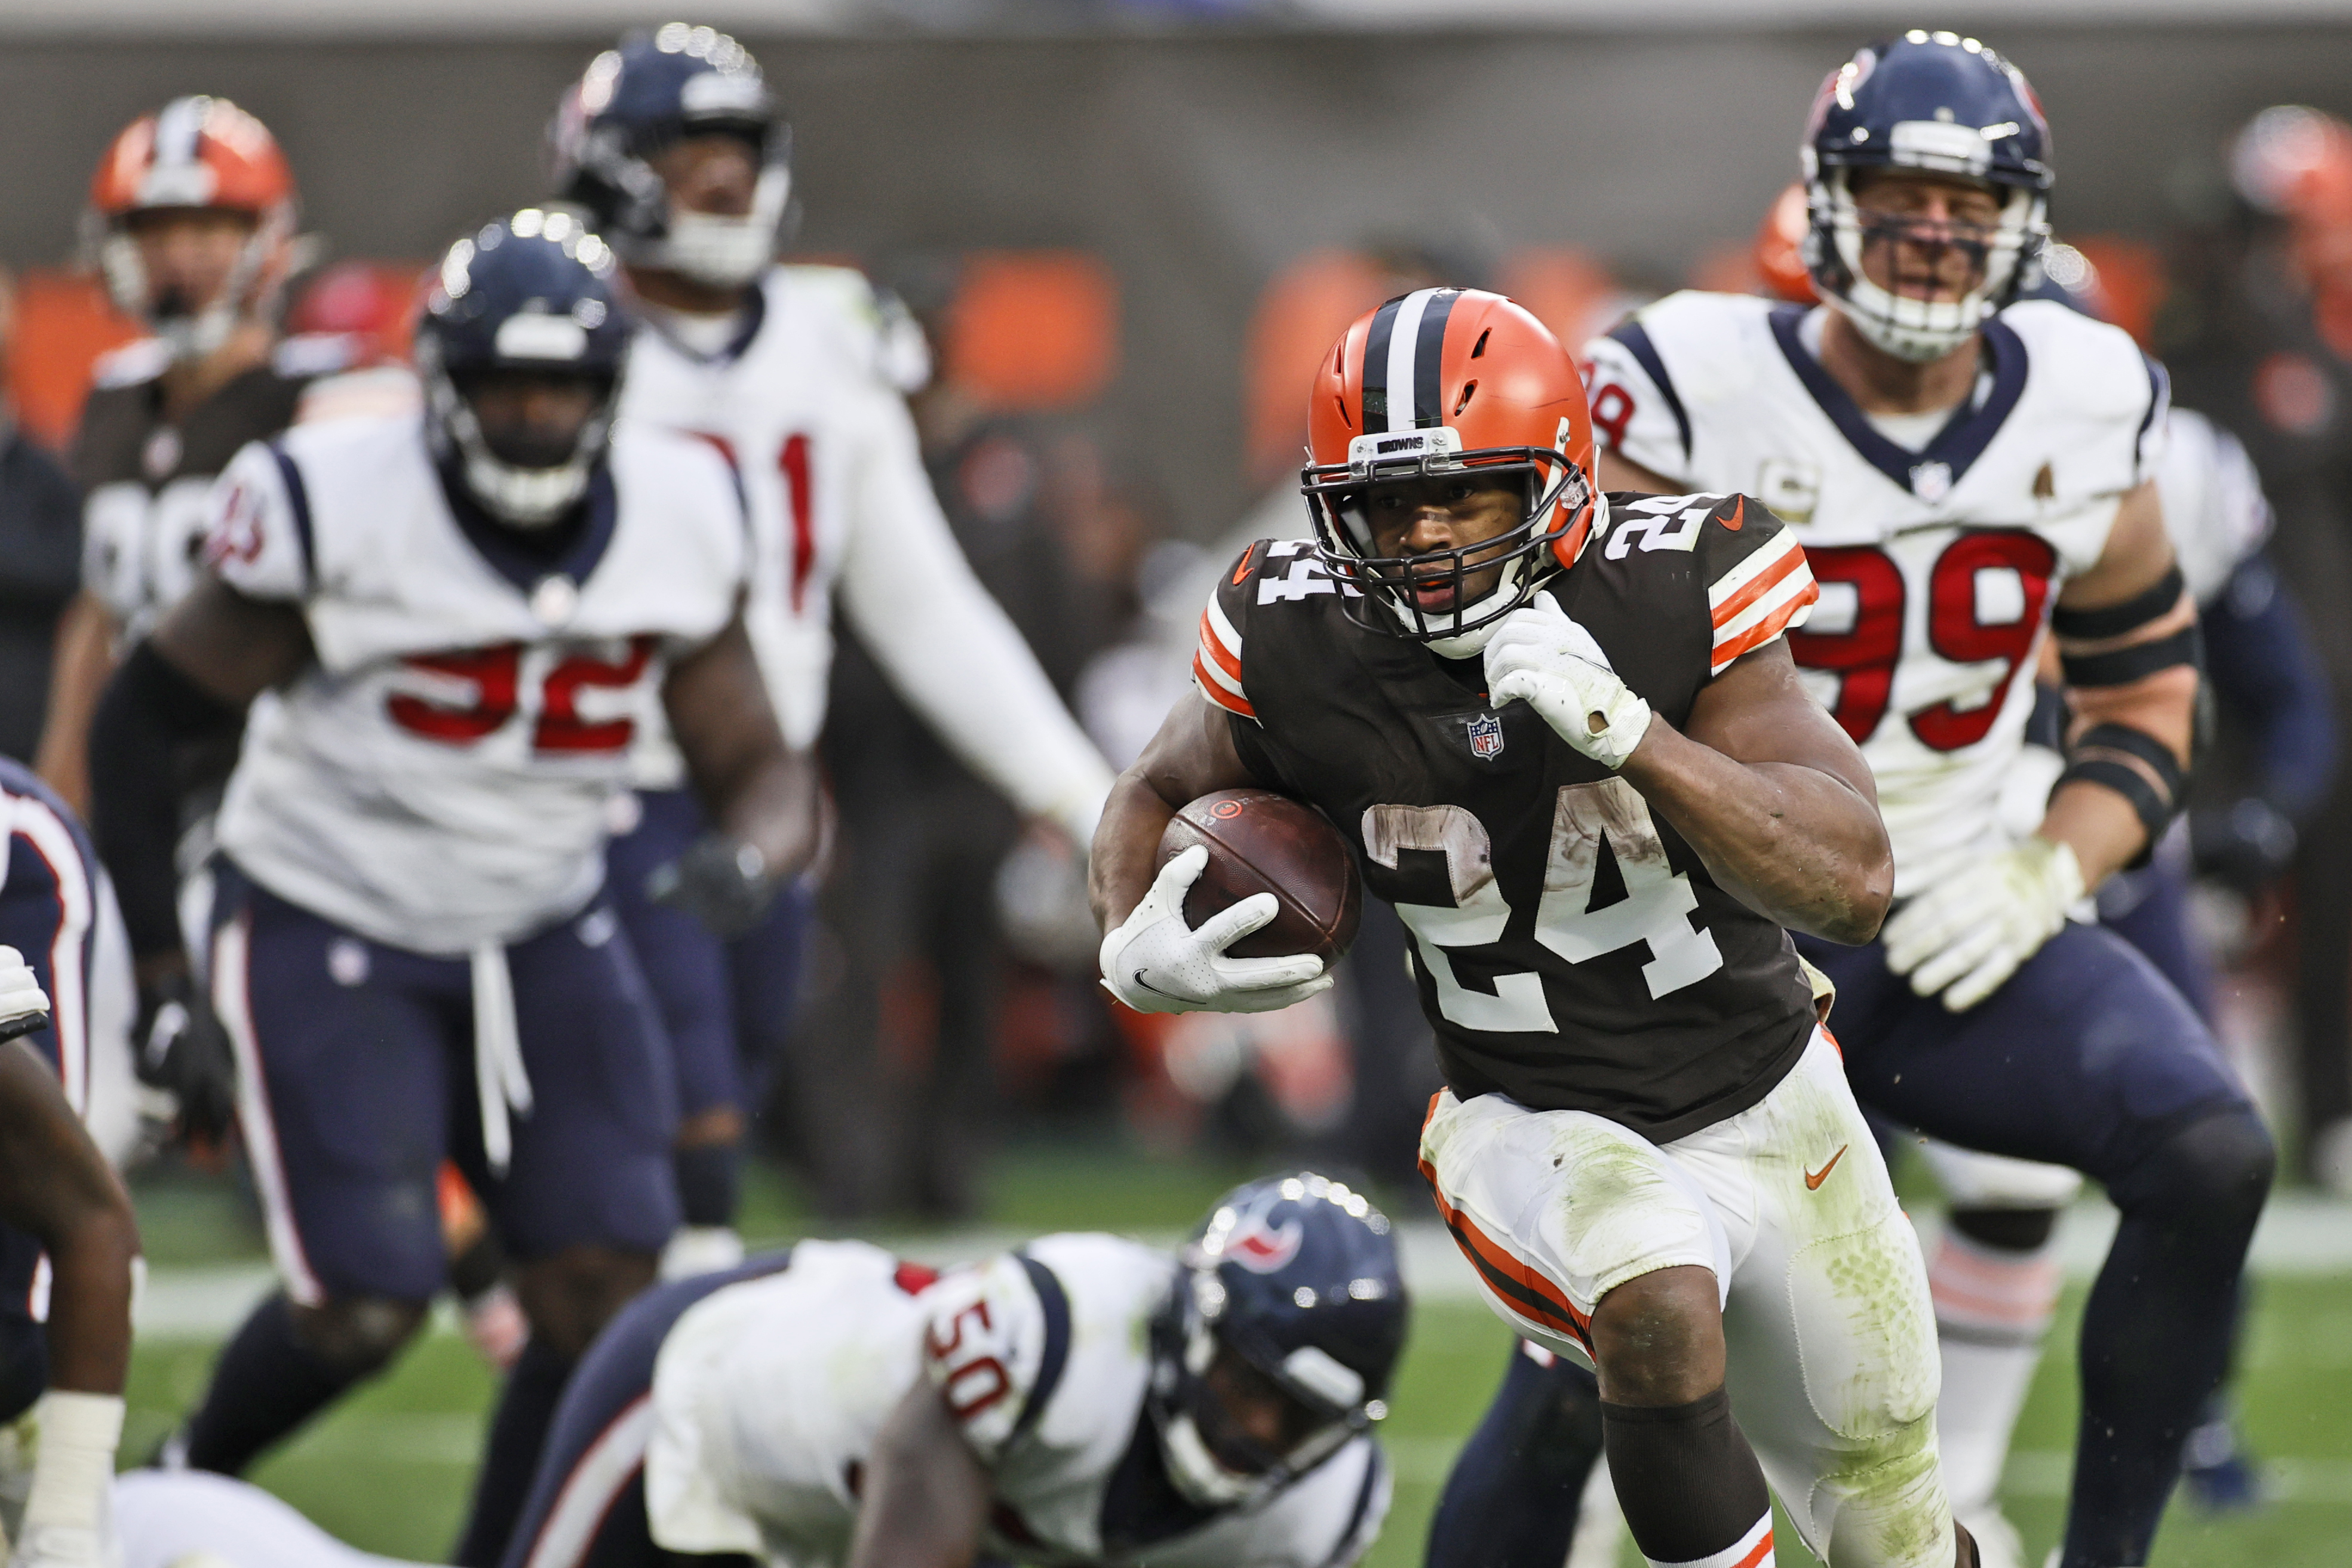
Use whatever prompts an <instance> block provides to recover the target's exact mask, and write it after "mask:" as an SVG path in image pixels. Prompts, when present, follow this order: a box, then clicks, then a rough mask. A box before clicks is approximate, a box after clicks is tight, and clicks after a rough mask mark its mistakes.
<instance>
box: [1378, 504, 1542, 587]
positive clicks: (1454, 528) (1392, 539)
mask: <svg viewBox="0 0 2352 1568" xmlns="http://www.w3.org/2000/svg"><path fill="white" fill-rule="evenodd" d="M1364 509H1365V511H1366V513H1367V514H1368V515H1369V517H1370V520H1371V535H1372V548H1373V550H1374V553H1376V554H1378V555H1380V556H1382V557H1389V558H1395V557H1402V556H1432V557H1434V558H1435V559H1432V560H1430V561H1428V562H1427V563H1426V564H1425V565H1419V566H1416V567H1414V568H1413V569H1412V572H1411V578H1412V585H1411V586H1410V587H1408V588H1403V589H1401V590H1400V591H1401V592H1402V593H1404V594H1406V595H1408V596H1409V597H1410V598H1411V599H1412V601H1413V603H1414V605H1415V607H1416V608H1418V609H1419V610H1420V611H1421V612H1423V614H1429V615H1444V614H1449V613H1451V612H1454V611H1455V610H1457V609H1460V608H1462V607H1463V606H1465V605H1469V604H1475V603H1477V602H1478V601H1480V600H1482V599H1484V598H1486V596H1487V595H1488V594H1490V593H1492V592H1494V591H1495V590H1496V587H1497V586H1498V585H1499V584H1500V583H1501V581H1502V578H1503V562H1504V558H1505V557H1507V556H1508V555H1509V554H1510V552H1511V549H1512V546H1513V541H1512V539H1511V538H1510V537H1509V536H1510V535H1511V534H1512V532H1513V531H1514V530H1516V529H1517V528H1518V527H1519V525H1520V524H1522V523H1524V522H1525V521H1526V520H1527V497H1526V489H1525V486H1524V485H1523V483H1522V482H1521V481H1520V480H1519V479H1518V478H1517V477H1516V476H1515V477H1510V478H1500V477H1497V478H1478V477H1475V476H1471V475H1466V474H1457V475H1436V476H1429V477H1426V478H1420V479H1402V480H1398V481H1396V482H1395V483H1392V484H1387V485H1376V486H1372V487H1371V488H1370V490H1369V491H1368V492H1367V493H1366V495H1365V497H1364ZM1489 542H1491V543H1492V544H1493V546H1494V548H1493V549H1487V550H1481V549H1477V548H1476V547H1477V546H1480V545H1485V544H1487V543H1489ZM1455 550H1460V551H1463V552H1464V553H1463V554H1462V555H1461V556H1460V557H1459V558H1456V557H1455V556H1454V555H1452V554H1451V553H1447V552H1452V551H1455Z"/></svg>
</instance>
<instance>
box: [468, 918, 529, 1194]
mask: <svg viewBox="0 0 2352 1568" xmlns="http://www.w3.org/2000/svg"><path fill="white" fill-rule="evenodd" d="M473 973H474V1093H475V1097H476V1098H478V1100H480V1101H481V1103H482V1153H483V1155H485V1156H486V1157H487V1158H488V1161H489V1164H490V1174H491V1175H492V1176H504V1175H506V1174H507V1163H508V1161H509V1160H510V1159H511V1158H512V1157H513V1155H514V1129H513V1128H512V1127H511V1126H510V1125H509V1124H508V1121H507V1112H508V1110H509V1107H511V1108H512V1109H513V1111H514V1113H515V1114H517V1115H519V1116H528V1115H530V1073H528V1072H526V1071H523V1065H522V1030H521V1029H520V1027H519V1026H518V1025H517V1024H516V1022H515V1002H514V977H513V976H512V975H510V974H509V973H508V972H507V949H506V944H504V943H502V942H484V943H482V944H481V945H480V946H477V947H476V948H475V949H474V954H473Z"/></svg>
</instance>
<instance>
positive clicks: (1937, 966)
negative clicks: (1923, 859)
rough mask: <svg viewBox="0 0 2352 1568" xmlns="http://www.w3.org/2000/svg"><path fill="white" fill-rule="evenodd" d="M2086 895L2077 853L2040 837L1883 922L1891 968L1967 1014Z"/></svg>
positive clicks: (1979, 866) (1939, 885) (1921, 990)
mask: <svg viewBox="0 0 2352 1568" xmlns="http://www.w3.org/2000/svg"><path fill="white" fill-rule="evenodd" d="M2082 896H2083V866H2082V862H2080V861H2077V860H2076V859H2075V858H2074V849H2073V848H2072V847H2071V846H2069V845H2066V844H2062V843H2059V842H2057V841H2055V840H2052V839H2045V838H2043V837H2042V835H2040V834H2039V833H2036V834H2034V835H2032V837H2030V838H2028V839H2026V840H2025V841H2023V842H2022V843H2020V844H2017V845H2015V846H2014V847H2012V848H2010V849H2006V850H2003V851H2001V852H2000V853H1999V854H1997V855H1992V856H1990V857H1988V858H1987V859H1984V860H1981V861H1979V862H1977V863H1976V864H1974V865H1971V866H1969V868H1968V869H1967V870H1965V871H1961V872H1958V873H1954V874H1953V875H1951V876H1949V877H1947V878H1946V879H1945V880H1944V881H1943V882H1941V883H1937V885H1936V886H1934V887H1931V888H1929V889H1928V890H1927V892H1925V893H1923V894H1920V895H1919V896H1918V897H1916V898H1915V899H1913V900H1912V901H1911V902H1910V903H1908V904H1905V905H1904V906H1903V907H1902V908H1901V909H1898V910H1896V911H1895V915H1894V917H1893V918H1892V919H1890V920H1888V921H1887V923H1886V930H1885V942H1886V964H1887V967H1889V968H1891V969H1893V970H1894V971H1895V973H1896V974H1898V975H1908V976H1909V977H1911V988H1912V989H1913V990H1915V991H1916V992H1918V993H1919V994H1920V995H1921V996H1923V997H1932V996H1934V995H1936V994H1937V992H1939V991H1940V992H1942V993H1943V998H1944V1006H1946V1007H1947V1008H1949V1009H1951V1010H1952V1011H1954V1012H1956V1013H1964V1012H1966V1011H1968V1010H1969V1009H1970V1008H1972V1007H1974V1006H1976V1005H1977V1004H1978V1003H1979V1002H1980V1001H1982V1000H1984V999H1985V998H1987V997H1989V996H1990V995H1992V993H1993V992H1994V991H1996V990H1998V989H2000V984H2001V982H2002V981H2004V980H2006V979H2008V978H2009V977H2010V976H2011V975H2013V974H2015V973H2017V967H2018V966H2019V965H2020V964H2022V963H2024V962H2025V961H2026V960H2027V959H2028V958H2031V957H2032V956H2033V955H2034V954H2035V953H2037V952H2039V951H2040V950H2041V947H2042V944H2043V943H2044V942H2047V941H2049V940H2050V938H2052V937H2053V936H2056V935H2058V933H2059V931H2060V929H2061V928H2062V927H2063V926H2064V925H2065V924H2066V911H2067V910H2069V909H2071V908H2073V907H2074V904H2075V903H2076V901H2078V900H2079V899H2081V897H2082Z"/></svg>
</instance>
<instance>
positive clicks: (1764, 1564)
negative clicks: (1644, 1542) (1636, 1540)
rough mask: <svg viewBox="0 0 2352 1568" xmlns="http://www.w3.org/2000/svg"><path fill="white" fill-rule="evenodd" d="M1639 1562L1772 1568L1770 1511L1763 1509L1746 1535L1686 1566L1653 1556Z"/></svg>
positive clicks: (1666, 1567)
mask: <svg viewBox="0 0 2352 1568" xmlns="http://www.w3.org/2000/svg"><path fill="white" fill-rule="evenodd" d="M1642 1561H1643V1562H1644V1563H1648V1564H1649V1565H1650V1568H1772V1511H1771V1510H1770V1509H1769V1508H1768V1509H1766V1510H1765V1511H1764V1517H1763V1518H1761V1519H1759V1520H1758V1521H1756V1522H1755V1523H1754V1524H1753V1525H1752V1526H1750V1527H1749V1528H1748V1533H1747V1534H1745V1535H1743V1536H1741V1537H1740V1538H1739V1539H1738V1540H1737V1541H1735V1542H1732V1543H1731V1544H1730V1545H1728V1546H1727V1547H1725V1548H1724V1549H1723V1550H1722V1551H1720V1552H1716V1553H1715V1554H1714V1555H1712V1556H1709V1557H1695V1558H1693V1559H1691V1560H1690V1561H1689V1562H1687V1563H1661V1562H1659V1561H1658V1560H1657V1559H1656V1558H1654V1557H1644V1558H1643V1559H1642Z"/></svg>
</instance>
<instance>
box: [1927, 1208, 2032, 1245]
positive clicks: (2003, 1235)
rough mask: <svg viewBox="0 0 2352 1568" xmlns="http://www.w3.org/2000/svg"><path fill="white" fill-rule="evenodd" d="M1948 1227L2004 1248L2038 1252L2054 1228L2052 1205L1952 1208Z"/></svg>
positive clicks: (1985, 1243) (1970, 1237)
mask: <svg viewBox="0 0 2352 1568" xmlns="http://www.w3.org/2000/svg"><path fill="white" fill-rule="evenodd" d="M1950 1223H1951V1227H1952V1228H1953V1229H1955V1230H1957V1231H1958V1232H1959V1233H1960V1234H1961V1235H1963V1236H1965V1237H1967V1238H1968V1239H1969V1240H1971V1241H1980V1242H1982V1243H1983V1244H1984V1245H1985V1246H1987V1247H1997V1248H1999V1249H2001V1250H2002V1251H2004V1252H2039V1251H2040V1250H2041V1249H2042V1247H2043V1246H2044V1245H2045V1244H2047V1243H2048V1241H2049V1240H2050V1233H2051V1232H2052V1231H2053V1230H2055V1229H2056V1228H2058V1211H2057V1210H2056V1209H2054V1208H1955V1209H1953V1210H1952V1213H1951V1220H1950Z"/></svg>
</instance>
